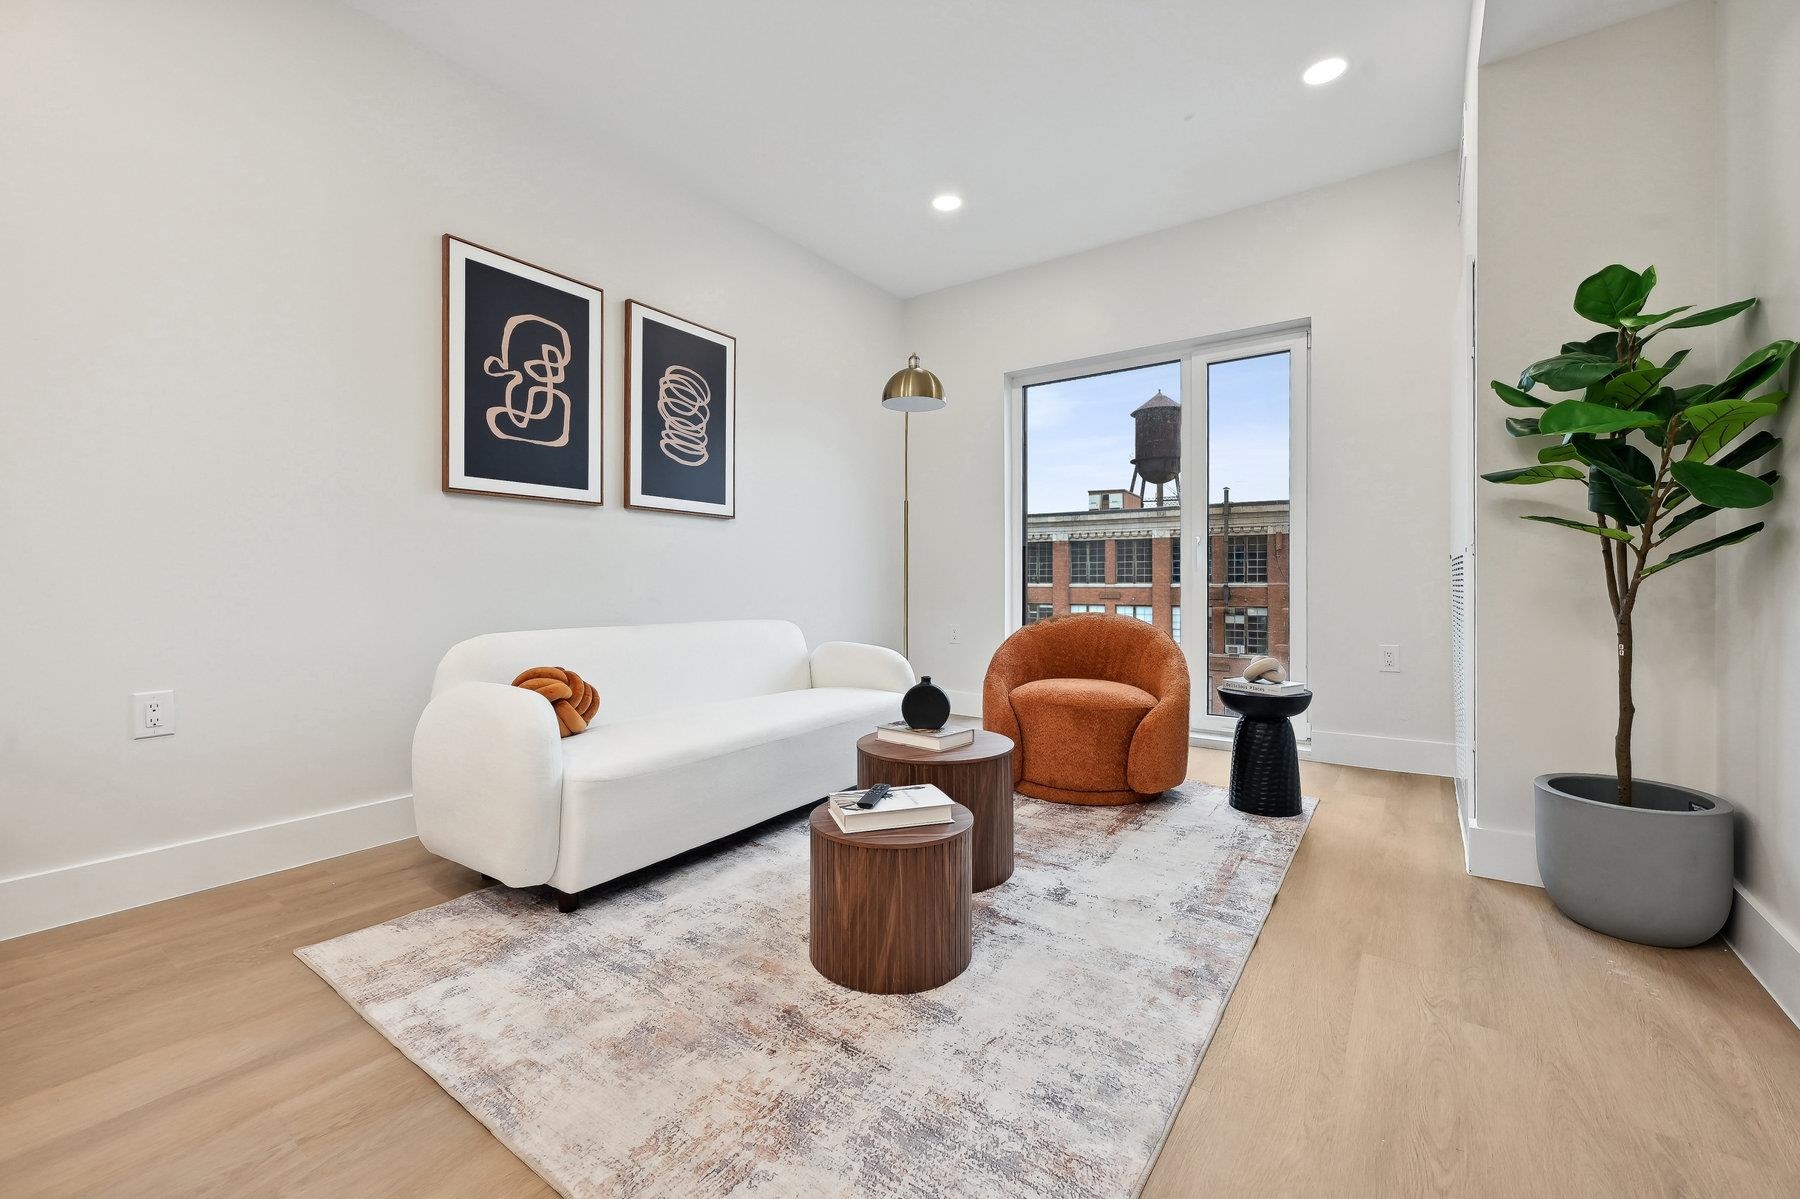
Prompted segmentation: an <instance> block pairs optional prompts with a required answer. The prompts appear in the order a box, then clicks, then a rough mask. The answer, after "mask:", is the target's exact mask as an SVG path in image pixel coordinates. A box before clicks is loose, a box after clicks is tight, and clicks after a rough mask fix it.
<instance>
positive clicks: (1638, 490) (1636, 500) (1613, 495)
mask: <svg viewBox="0 0 1800 1199" xmlns="http://www.w3.org/2000/svg"><path fill="white" fill-rule="evenodd" d="M1587 507H1588V511H1589V512H1593V513H1596V514H1598V515H1600V516H1610V517H1612V518H1613V519H1614V520H1616V521H1618V522H1619V523H1620V524H1622V525H1641V524H1643V523H1644V522H1645V521H1647V520H1649V519H1650V492H1649V490H1648V489H1647V488H1642V487H1639V486H1637V485H1636V484H1633V483H1626V482H1624V481H1622V480H1620V479H1619V478H1618V476H1616V475H1614V474H1612V473H1611V472H1609V471H1605V470H1598V469H1596V470H1595V471H1593V472H1592V473H1590V474H1589V475H1588V498H1587Z"/></svg>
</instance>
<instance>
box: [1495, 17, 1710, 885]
mask: <svg viewBox="0 0 1800 1199" xmlns="http://www.w3.org/2000/svg"><path fill="white" fill-rule="evenodd" d="M1712 36H1713V28H1712V6H1711V3H1710V0H1697V2H1694V3H1688V4H1684V5H1681V6H1680V7H1677V8H1672V9H1668V10H1665V11H1663V12H1659V13H1655V14H1653V15H1651V16H1647V17H1642V18H1639V19H1637V20H1634V21H1628V22H1625V23H1623V24H1620V25H1615V26H1612V27H1611V28H1608V29H1603V30H1600V31H1599V32H1596V33H1592V34H1589V35H1587V36H1584V37H1580V38H1575V39H1572V40H1570V41H1566V42H1560V43H1558V44H1556V45H1553V46H1549V47H1546V48H1544V49H1542V50H1536V51H1533V52H1531V53H1529V54H1524V55H1521V56H1519V57H1517V58H1513V59H1509V60H1506V61H1503V62H1499V63H1495V64H1493V65H1490V66H1485V67H1483V68H1482V69H1481V77H1480V92H1481V95H1480V134H1479V137H1480V146H1481V173H1480V182H1479V205H1480V213H1481V220H1480V229H1479V233H1478V246H1477V250H1478V256H1479V270H1478V280H1477V287H1478V293H1477V297H1478V298H1477V304H1478V311H1479V320H1478V344H1477V364H1476V365H1477V371H1478V378H1480V379H1481V380H1483V381H1485V380H1488V379H1506V380H1509V381H1510V380H1513V379H1516V378H1517V377H1518V374H1519V372H1520V370H1521V369H1522V368H1523V367H1525V366H1527V365H1529V364H1530V363H1531V362H1533V361H1536V360H1537V359H1539V358H1544V357H1548V356H1549V355H1551V354H1554V353H1555V352H1556V351H1557V347H1558V346H1559V345H1561V343H1562V342H1564V341H1567V340H1571V339H1573V338H1575V337H1578V336H1579V337H1587V336H1590V335H1591V334H1592V332H1594V331H1596V329H1595V327H1594V326H1592V325H1589V324H1587V322H1585V321H1583V320H1582V319H1581V318H1579V317H1577V316H1576V315H1575V314H1574V313H1573V312H1572V311H1571V309H1570V305H1571V302H1572V300H1573V297H1574V294H1575V286H1576V284H1577V283H1578V282H1580V280H1581V279H1582V278H1583V277H1584V276H1586V275H1588V274H1590V273H1592V272H1593V271H1595V270H1598V269H1599V268H1601V267H1603V266H1605V265H1607V264H1608V263H1611V262H1623V263H1626V264H1628V265H1630V266H1633V267H1640V268H1641V267H1644V266H1647V265H1651V264H1654V265H1655V266H1656V268H1657V274H1658V277H1659V279H1660V280H1661V286H1660V288H1659V290H1658V292H1657V296H1656V302H1657V303H1658V304H1661V305H1662V306H1664V307H1674V306H1675V305H1678V304H1686V303H1693V304H1695V305H1698V306H1704V305H1707V304H1709V303H1713V302H1723V300H1724V299H1726V298H1728V297H1725V296H1723V295H1721V294H1720V293H1719V288H1718V283H1717V278H1716V268H1717V254H1716V247H1715V229H1716V228H1717V223H1716V222H1717V216H1718V213H1717V207H1718V203H1719V198H1720V197H1719V189H1718V186H1717V182H1716V180H1717V175H1718V164H1717V159H1716V155H1715V154H1714V152H1713V145H1714V142H1715V132H1716V126H1715V124H1714V120H1715V112H1716V98H1717V89H1716V82H1715V77H1714V70H1713V61H1712V56H1711V55H1710V53H1708V49H1709V48H1710V46H1711V44H1712ZM1693 334H1694V335H1693V336H1692V337H1687V336H1686V335H1685V334H1678V335H1672V336H1671V338H1670V339H1668V340H1669V343H1670V344H1668V345H1667V346H1661V343H1659V348H1661V349H1662V350H1663V352H1665V353H1666V352H1671V351H1673V350H1674V349H1675V348H1676V347H1677V346H1679V345H1683V344H1686V345H1691V346H1693V347H1694V353H1693V356H1692V357H1691V358H1690V359H1689V360H1688V363H1687V365H1686V366H1684V367H1683V368H1682V371H1681V372H1680V373H1679V374H1677V375H1676V376H1675V377H1674V382H1675V383H1677V384H1680V383H1683V382H1685V381H1692V380H1695V379H1699V378H1703V377H1705V376H1706V375H1707V373H1708V372H1710V371H1711V370H1712V369H1713V367H1714V366H1715V364H1716V362H1717V355H1716V353H1715V350H1714V346H1713V340H1714V338H1713V333H1712V331H1711V330H1695V331H1693ZM1678 337H1679V338H1681V340H1677V338H1678ZM1476 414H1477V419H1476V458H1477V462H1478V465H1479V468H1480V469H1481V470H1483V471H1491V470H1498V469H1502V468H1505V467H1509V466H1515V465H1522V464H1525V463H1527V462H1530V461H1534V460H1535V459H1534V458H1533V457H1532V455H1533V454H1535V453H1536V450H1537V448H1538V447H1539V445H1541V444H1542V443H1541V442H1538V441H1530V442H1517V441H1514V440H1513V439H1512V438H1511V437H1509V436H1507V433H1506V429H1505V426H1504V417H1505V416H1507V415H1509V414H1510V410H1508V409H1506V408H1505V407H1504V405H1502V404H1501V402H1500V401H1499V399H1498V398H1496V397H1494V396H1493V395H1492V393H1488V394H1486V395H1485V396H1482V397H1480V399H1479V401H1478V406H1477V409H1476ZM1583 508H1584V503H1583V499H1582V497H1581V495H1580V493H1579V492H1577V491H1576V490H1575V489H1573V488H1571V487H1569V486H1567V485H1564V486H1561V487H1558V486H1556V485H1553V484H1552V485H1546V486H1542V487H1537V488H1500V487H1495V486H1489V485H1485V484H1484V485H1483V486H1482V487H1481V488H1480V489H1479V490H1478V491H1477V506H1476V537H1477V545H1478V549H1477V559H1478V567H1479V575H1478V578H1477V590H1476V603H1477V605H1478V622H1477V627H1476V654H1477V657H1478V660H1479V662H1480V674H1479V677H1478V680H1477V687H1476V706H1475V746H1476V786H1475V792H1474V813H1473V823H1474V827H1472V828H1470V829H1469V830H1468V834H1469V851H1470V865H1471V868H1472V869H1475V870H1476V871H1477V872H1478V873H1482V874H1487V875H1491V876H1493V877H1497V878H1510V879H1513V880H1514V881H1519V882H1532V883H1535V882H1536V881H1537V867H1536V859H1535V848H1534V844H1533V839H1532V826H1533V800H1532V791H1531V780H1532V777H1533V776H1534V775H1536V774H1539V773H1541V772H1544V771H1550V770H1589V771H1597V772H1602V773H1610V772H1611V770H1612V737H1613V731H1614V726H1615V724H1616V720H1617V697H1616V686H1617V684H1616V673H1615V662H1616V658H1615V652H1616V651H1615V640H1614V631H1613V620H1612V614H1611V612H1610V611H1609V609H1608V607H1607V601H1606V595H1605V582H1604V575H1603V573H1602V569H1601V564H1600V558H1599V550H1598V548H1597V546H1596V545H1595V544H1594V541H1595V539H1593V538H1589V537H1584V536H1582V535H1581V534H1577V533H1570V532H1566V531H1564V530H1559V529H1551V528H1546V527H1543V526H1538V525H1533V524H1528V523H1526V522H1524V521H1521V520H1519V519H1518V517H1519V515H1520V514H1521V513H1524V512H1534V511H1536V512H1543V511H1557V512H1562V513H1563V514H1565V515H1570V514H1573V515H1580V514H1582V511H1583ZM1712 611H1713V575H1712V570H1711V569H1710V567H1709V566H1708V565H1707V564H1706V563H1700V564H1698V565H1696V566H1694V567H1689V568H1683V569H1680V570H1672V571H1669V572H1667V573H1666V574H1661V575H1658V576H1657V577H1656V578H1654V579H1652V580H1650V582H1649V583H1648V584H1646V587H1645V592H1644V598H1643V599H1642V600H1641V601H1640V605H1639V608H1638V619H1637V646H1638V651H1637V654H1636V659H1637V670H1636V684H1637V707H1638V716H1637V727H1636V740H1635V745H1636V758H1635V762H1636V767H1637V770H1638V772H1639V773H1640V774H1642V775H1643V776H1644V777H1646V778H1658V779H1665V780H1668V781H1670V782H1678V783H1682V784H1685V785H1688V786H1694V787H1700V788H1703V789H1710V788H1711V787H1712V786H1713V784H1714V783H1715V781H1716V778H1715V770H1716V756H1715V745H1716V735H1715V724H1716V720H1715V706H1716V703H1717V699H1716V688H1715V686H1714V682H1713V663H1714V640H1713V632H1712V622H1713V616H1712Z"/></svg>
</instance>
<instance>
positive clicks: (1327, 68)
mask: <svg viewBox="0 0 1800 1199" xmlns="http://www.w3.org/2000/svg"><path fill="white" fill-rule="evenodd" d="M1349 67H1350V64H1349V63H1347V62H1345V61H1344V60H1343V59H1341V58H1321V59H1320V60H1319V61H1318V62H1315V63H1314V64H1313V65H1312V66H1310V67H1308V68H1306V70H1305V71H1304V72H1302V73H1301V75H1300V78H1301V79H1302V80H1304V81H1305V82H1307V83H1310V84H1312V85H1313V86H1314V87H1318V86H1319V85H1320V84H1322V83H1330V82H1331V81H1332V80H1333V79H1336V78H1337V77H1338V76H1339V75H1342V74H1343V73H1344V72H1345V71H1346V70H1348V69H1349Z"/></svg>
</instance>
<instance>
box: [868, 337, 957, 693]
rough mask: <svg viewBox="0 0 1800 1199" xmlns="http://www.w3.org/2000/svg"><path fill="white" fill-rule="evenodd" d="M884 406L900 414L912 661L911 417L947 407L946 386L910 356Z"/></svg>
mask: <svg viewBox="0 0 1800 1199" xmlns="http://www.w3.org/2000/svg"><path fill="white" fill-rule="evenodd" d="M881 406H882V407H883V408H889V409H892V410H893V411H895V412H898V413H900V414H901V416H902V419H903V423H902V425H901V428H900V652H901V653H902V654H904V655H905V656H906V657H907V658H908V659H910V658H911V657H912V414H913V413H915V412H936V411H937V410H938V409H939V408H942V407H943V406H944V384H943V383H942V381H940V380H939V379H938V377H937V376H936V375H934V374H932V373H931V372H930V371H928V370H926V369H925V368H924V367H922V366H920V365H919V356H918V355H917V354H913V355H911V356H910V357H909V358H908V359H907V362H906V365H905V366H904V367H902V368H901V369H900V370H897V371H895V372H894V373H893V375H892V376H891V377H889V379H888V381H887V386H886V387H884V388H882V390H881Z"/></svg>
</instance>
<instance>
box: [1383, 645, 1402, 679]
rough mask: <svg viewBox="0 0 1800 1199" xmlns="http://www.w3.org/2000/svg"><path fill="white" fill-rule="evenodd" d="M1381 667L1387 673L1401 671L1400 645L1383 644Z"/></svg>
mask: <svg viewBox="0 0 1800 1199" xmlns="http://www.w3.org/2000/svg"><path fill="white" fill-rule="evenodd" d="M1380 648H1381V669H1382V670H1383V671H1384V672H1385V673H1387V674H1399V673H1400V647H1399V646H1397V645H1384V646H1381V647H1380Z"/></svg>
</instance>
